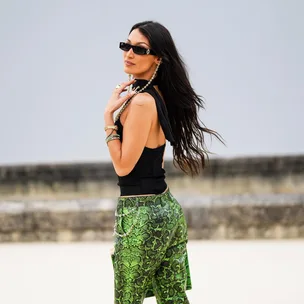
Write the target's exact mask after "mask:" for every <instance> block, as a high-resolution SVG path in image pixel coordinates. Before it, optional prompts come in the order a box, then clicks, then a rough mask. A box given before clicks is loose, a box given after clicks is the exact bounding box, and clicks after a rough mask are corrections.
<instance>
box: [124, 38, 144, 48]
mask: <svg viewBox="0 0 304 304" xmlns="http://www.w3.org/2000/svg"><path fill="white" fill-rule="evenodd" d="M127 41H128V42H130V43H131V40H130V39H127ZM142 43H144V44H145V45H146V46H147V47H150V46H149V45H148V44H147V43H146V42H137V43H135V44H134V45H138V44H142Z"/></svg>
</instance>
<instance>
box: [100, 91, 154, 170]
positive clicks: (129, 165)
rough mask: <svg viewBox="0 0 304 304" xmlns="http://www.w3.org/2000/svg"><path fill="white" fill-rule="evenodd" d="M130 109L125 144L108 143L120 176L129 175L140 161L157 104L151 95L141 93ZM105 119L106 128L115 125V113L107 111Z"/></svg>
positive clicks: (124, 134)
mask: <svg viewBox="0 0 304 304" xmlns="http://www.w3.org/2000/svg"><path fill="white" fill-rule="evenodd" d="M128 107H129V110H128V114H127V117H126V120H125V122H124V127H123V142H122V143H121V141H120V140H111V141H109V142H108V148H109V152H110V156H111V159H112V162H113V166H114V169H115V172H116V174H117V175H118V176H124V175H127V174H129V173H130V172H131V171H132V169H133V168H134V166H135V165H136V163H137V161H138V160H139V158H140V155H141V154H142V152H143V150H144V147H145V145H146V142H147V139H148V136H149V132H150V129H151V125H152V119H153V115H154V112H155V102H154V99H153V97H152V96H151V95H150V94H143V93H140V94H137V95H136V96H134V97H133V98H132V101H131V102H130V104H129V105H128ZM104 119H105V125H106V126H108V125H113V124H114V121H113V112H111V111H110V112H109V111H106V112H105V114H104ZM107 132H108V133H110V132H109V131H107ZM108 133H107V135H108Z"/></svg>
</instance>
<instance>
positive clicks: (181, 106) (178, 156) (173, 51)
mask: <svg viewBox="0 0 304 304" xmlns="http://www.w3.org/2000/svg"><path fill="white" fill-rule="evenodd" d="M135 29H138V30H139V31H140V32H141V33H142V34H143V35H144V36H145V37H146V38H147V39H148V40H149V43H150V47H151V49H152V50H154V51H155V53H156V54H157V56H159V57H161V58H162V64H161V65H160V67H159V70H158V72H157V76H156V78H157V84H158V87H159V89H160V91H161V92H162V94H163V97H164V100H165V102H166V106H167V110H168V114H169V119H170V124H171V127H172V131H173V136H174V138H175V141H176V143H175V145H174V146H173V164H174V166H175V167H179V168H180V169H181V170H182V171H183V172H185V173H186V174H191V175H192V176H193V175H197V174H199V173H200V171H201V169H204V168H205V165H206V158H207V159H208V160H209V156H208V154H212V152H210V151H209V150H208V149H207V148H206V145H205V140H204V133H207V134H210V136H212V135H214V136H215V137H216V138H217V139H219V140H220V141H221V142H222V143H223V144H225V143H224V141H223V139H222V137H221V136H220V135H219V134H218V133H217V132H215V131H213V130H211V129H208V128H206V126H205V125H204V123H203V122H202V121H201V119H200V118H199V116H198V111H199V109H200V108H202V109H205V108H204V101H203V99H202V97H201V96H200V95H197V94H196V93H195V91H194V89H193V88H192V86H191V84H190V81H189V75H188V72H187V70H186V64H185V63H184V61H183V59H182V57H181V55H180V54H179V52H178V50H177V48H176V46H175V43H174V41H173V38H172V36H171V34H170V32H169V31H168V29H167V28H165V27H164V26H163V25H162V24H160V23H158V22H154V21H144V22H139V23H136V24H135V25H133V26H132V28H131V30H130V32H129V34H130V33H131V32H132V31H133V30H135Z"/></svg>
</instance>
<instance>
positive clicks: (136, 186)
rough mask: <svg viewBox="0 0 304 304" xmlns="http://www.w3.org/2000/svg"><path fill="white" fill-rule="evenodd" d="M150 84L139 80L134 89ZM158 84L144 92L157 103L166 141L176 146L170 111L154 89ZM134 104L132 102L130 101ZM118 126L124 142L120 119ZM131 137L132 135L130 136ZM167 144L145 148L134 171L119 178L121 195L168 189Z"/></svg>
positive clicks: (151, 84) (152, 83)
mask: <svg viewBox="0 0 304 304" xmlns="http://www.w3.org/2000/svg"><path fill="white" fill-rule="evenodd" d="M147 83H148V81H147V80H145V79H137V80H136V81H135V83H134V84H133V87H134V88H136V87H138V86H139V87H140V88H142V87H144V86H145V85H146V84H147ZM156 83H157V82H156V80H155V79H154V80H153V82H151V83H150V85H149V86H148V87H147V88H146V89H145V90H144V91H143V92H147V93H149V94H150V95H151V96H152V97H153V98H154V100H155V102H156V108H157V114H158V120H159V123H160V125H161V127H162V130H163V132H164V134H165V137H166V139H167V140H168V141H169V142H170V144H171V145H174V143H175V140H174V137H173V133H172V129H171V126H170V122H169V116H168V111H167V108H166V105H165V103H164V101H163V100H162V97H161V96H160V95H159V93H158V92H157V90H156V89H155V88H154V87H153V85H155V84H156ZM130 102H132V100H131V101H130ZM115 124H116V125H117V126H118V130H117V133H118V134H119V135H120V140H121V141H123V126H122V124H121V122H120V119H118V120H117V121H116V123H115ZM130 136H131V135H130ZM165 146H166V144H164V145H162V146H160V147H157V148H148V147H145V148H144V150H143V152H142V154H141V156H140V158H139V160H138V161H137V163H136V165H135V167H134V168H133V170H132V171H131V172H130V173H129V174H128V175H125V176H118V183H117V184H118V186H119V187H120V195H138V194H160V193H162V192H164V191H165V190H166V188H167V184H166V182H165V173H166V172H165V170H164V169H163V168H162V161H163V154H164V150H165Z"/></svg>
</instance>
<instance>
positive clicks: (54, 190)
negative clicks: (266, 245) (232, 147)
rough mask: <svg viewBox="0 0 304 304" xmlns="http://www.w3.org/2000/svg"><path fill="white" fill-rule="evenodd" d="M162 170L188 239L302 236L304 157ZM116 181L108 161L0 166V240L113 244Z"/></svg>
mask: <svg viewBox="0 0 304 304" xmlns="http://www.w3.org/2000/svg"><path fill="white" fill-rule="evenodd" d="M165 168H166V172H167V183H168V184H169V187H170V191H171V192H172V194H173V195H174V196H175V197H176V198H177V199H178V201H179V202H180V204H181V205H182V206H183V208H184V212H185V216H186V219H187V224H188V233H189V239H248V238H249V239H255V238H259V239H269V238H303V237H304V155H302V156H275V157H252V158H234V159H211V161H210V163H209V165H208V167H207V168H206V170H204V171H203V172H202V173H201V174H200V175H199V176H197V177H195V178H191V177H189V176H186V175H184V174H183V173H182V172H181V171H180V170H178V169H176V168H175V167H174V166H173V165H172V163H171V162H168V161H167V162H166V164H165ZM116 183H117V179H116V176H115V173H114V170H113V166H112V164H111V163H90V164H39V165H24V166H22V165H20V166H2V167H0V242H22V241H25V242H27V241H93V240H111V239H112V237H113V236H112V230H113V225H114V209H115V204H116V203H115V202H116V197H117V195H119V191H118V186H117V185H116Z"/></svg>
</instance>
